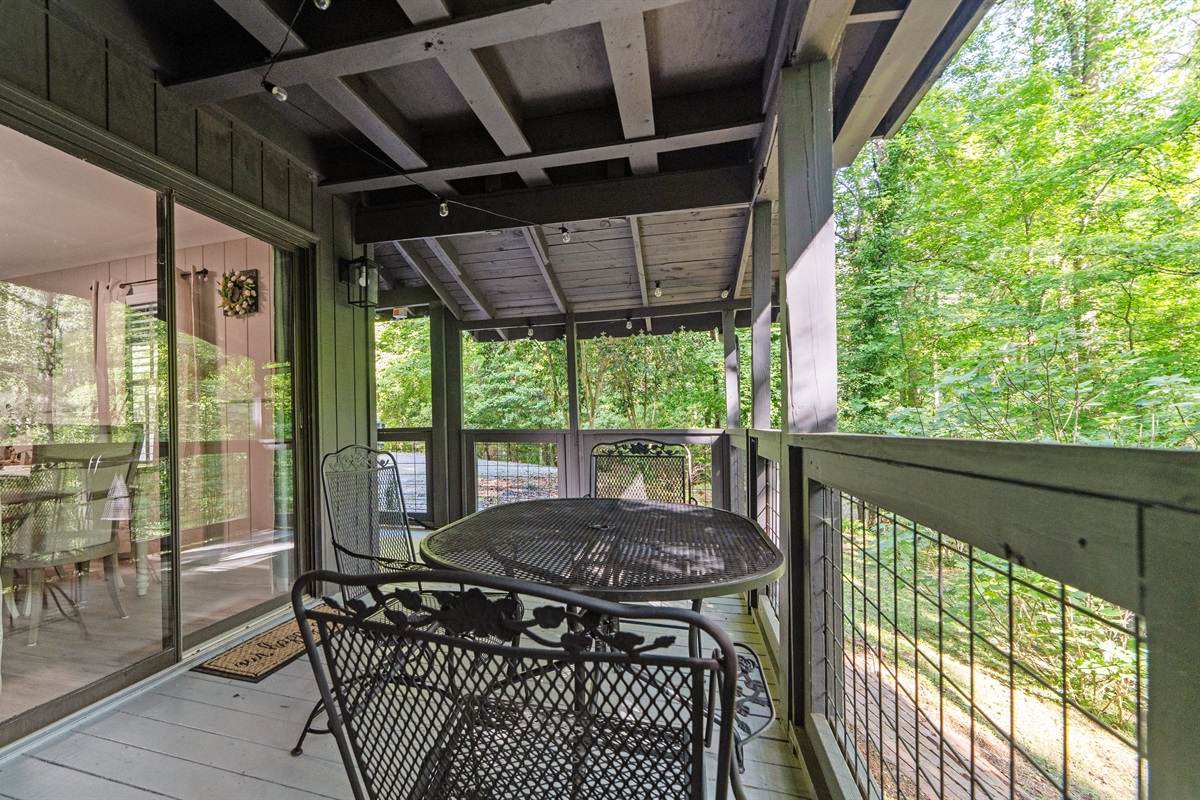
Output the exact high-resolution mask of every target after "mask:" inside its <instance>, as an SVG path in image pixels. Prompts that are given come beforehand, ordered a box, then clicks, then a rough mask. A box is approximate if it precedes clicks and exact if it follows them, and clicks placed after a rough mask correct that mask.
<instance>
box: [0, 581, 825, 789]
mask: <svg viewBox="0 0 1200 800" xmlns="http://www.w3.org/2000/svg"><path fill="white" fill-rule="evenodd" d="M684 605H685V606H686V604H684ZM703 613H705V614H706V615H708V616H710V617H711V618H712V619H714V620H716V621H717V622H718V623H719V624H720V625H721V626H722V627H723V628H725V630H727V631H728V632H729V633H730V635H731V636H733V638H734V639H736V640H738V641H742V642H746V643H747V644H749V645H750V646H752V647H754V648H755V649H756V650H757V651H758V652H759V655H760V657H761V658H762V660H763V666H764V668H765V670H766V674H767V682H768V684H769V685H770V687H771V692H772V695H773V696H774V697H775V698H776V702H778V698H779V686H778V682H777V680H776V676H775V674H774V671H773V670H772V669H771V665H770V661H769V659H767V657H766V653H765V652H764V651H763V643H762V636H761V635H760V633H759V631H758V628H757V626H756V624H755V622H754V620H753V618H752V617H751V616H750V614H749V613H748V611H747V609H746V606H745V603H744V601H743V600H742V598H740V597H721V598H713V599H712V600H706V601H705V603H704V609H703ZM316 698H317V687H316V682H315V681H314V680H313V676H312V668H311V667H310V666H309V664H308V662H307V660H305V659H300V660H298V661H295V662H293V663H291V664H289V665H288V666H286V667H284V668H283V669H281V670H280V671H278V672H276V673H275V674H274V675H271V676H270V677H268V678H266V679H265V680H263V681H262V682H260V683H257V684H251V683H243V682H241V681H235V680H231V679H226V678H219V677H215V676H212V675H202V674H199V673H194V672H185V673H181V674H180V675H178V676H176V677H174V678H172V679H171V680H169V681H167V682H166V683H163V684H160V685H159V686H157V687H156V688H155V689H153V690H152V691H149V692H146V693H144V694H141V695H137V696H135V697H133V698H132V699H130V700H127V701H125V702H124V703H121V704H119V705H116V706H114V707H113V708H112V709H111V710H109V711H108V713H107V714H105V715H104V716H102V717H100V718H98V719H97V718H93V719H92V720H91V721H90V722H88V723H87V724H85V725H83V726H81V727H80V728H78V729H76V730H75V731H72V732H70V733H69V734H68V735H67V736H65V737H64V738H61V739H58V740H57V741H55V742H53V743H51V744H45V745H42V746H40V747H37V748H36V749H34V750H31V751H28V752H26V753H24V754H23V755H20V756H17V757H15V758H12V759H10V760H8V761H7V762H4V763H0V800H35V799H37V800H40V799H41V798H61V800H71V799H72V798H122V800H123V799H124V798H133V799H134V800H142V799H143V798H174V799H175V800H193V799H194V800H206V799H207V798H210V797H218V796H224V797H254V798H256V800H271V799H272V798H280V799H281V800H282V799H283V798H298V800H319V799H320V798H349V797H350V796H351V793H350V786H349V783H348V782H347V780H346V775H345V772H343V770H342V763H341V758H340V757H339V755H338V752H337V746H336V745H335V744H334V742H333V738H332V737H330V736H310V737H309V738H308V741H307V742H305V745H304V755H303V756H301V757H299V758H292V756H291V755H290V754H289V751H290V750H291V748H292V745H293V744H294V743H295V740H296V736H297V735H298V734H299V732H300V726H301V725H302V724H303V721H304V719H305V718H306V717H307V715H308V712H309V710H310V709H311V708H312V704H313V703H314V702H315V701H316ZM708 761H709V763H708V767H709V774H710V775H711V774H713V773H714V772H715V763H714V762H715V756H713V755H711V754H710V755H709V758H708ZM743 782H744V784H745V785H746V789H747V793H748V794H749V796H750V797H752V798H755V799H756V800H811V799H812V798H813V797H814V795H813V793H812V787H811V783H810V781H809V779H808V775H807V773H806V772H805V769H804V766H803V765H802V764H801V762H800V760H799V759H798V758H797V757H796V755H795V754H794V753H793V752H792V749H791V747H790V745H789V744H788V742H787V736H786V733H785V730H784V728H783V725H782V724H781V723H780V722H778V721H776V722H774V723H772V725H771V728H770V729H768V730H767V731H766V733H765V734H764V735H763V736H762V737H761V738H759V739H757V740H755V741H754V742H751V743H750V745H749V746H748V747H747V748H746V772H745V774H744V775H743Z"/></svg>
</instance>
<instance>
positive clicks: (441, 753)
mask: <svg viewBox="0 0 1200 800" xmlns="http://www.w3.org/2000/svg"><path fill="white" fill-rule="evenodd" d="M463 580H464V577H463V574H462V573H455V572H446V571H433V572H420V571H410V572H402V573H390V574H380V575H367V576H348V575H339V574H337V573H332V572H313V573H308V574H306V575H303V576H301V577H300V579H299V580H298V581H297V582H296V585H295V587H294V588H293V590H292V605H293V608H294V610H295V613H296V617H297V619H298V620H299V622H300V630H301V631H302V633H303V636H304V640H305V646H306V648H307V650H308V654H309V657H310V660H311V662H312V664H313V674H314V675H315V677H316V680H317V684H318V685H319V686H320V689H321V696H322V698H323V699H324V700H325V702H326V704H327V706H328V707H329V708H330V709H331V714H330V727H331V728H332V729H333V732H334V735H335V737H336V738H337V742H338V748H339V750H340V752H341V755H342V760H343V762H344V764H345V767H346V774H347V776H348V777H349V779H350V784H351V787H352V789H353V792H354V796H355V797H356V798H360V799H361V798H372V800H374V799H375V798H411V800H418V798H430V799H432V798H468V797H472V798H473V797H478V798H484V797H486V798H497V799H499V798H530V797H547V798H549V797H566V796H571V797H589V798H635V797H636V798H646V797H654V798H663V799H664V800H669V799H670V798H691V799H692V800H699V799H700V798H703V797H704V796H705V787H706V780H705V775H704V764H705V759H704V748H705V743H704V739H705V735H704V734H705V730H704V723H705V706H706V700H707V698H706V684H708V683H709V678H710V677H711V676H712V675H714V674H715V675H718V676H719V680H718V681H717V686H718V687H719V690H718V692H719V697H718V698H717V700H716V702H717V704H718V705H719V706H720V709H721V714H720V720H721V725H720V729H719V732H718V735H717V762H716V763H717V775H716V782H715V794H714V797H715V798H716V800H723V799H724V798H725V797H726V796H727V794H728V790H729V785H730V757H731V747H732V735H733V734H732V731H733V717H734V714H733V713H732V711H733V687H734V685H735V683H736V671H737V656H736V653H735V651H734V647H733V644H732V643H731V642H730V640H729V637H728V636H727V635H726V634H725V632H724V631H722V630H721V629H720V628H719V627H717V625H716V624H715V623H713V622H711V621H710V620H707V619H705V618H704V617H702V616H700V615H699V614H695V613H693V612H691V611H686V610H683V609H674V608H661V607H654V606H627V605H618V604H614V603H609V602H605V601H601V600H596V599H593V598H590V597H586V596H584V595H580V594H576V593H573V592H566V591H562V590H558V589H553V588H550V587H546V586H540V585H535V584H530V583H524V582H520V581H514V580H511V579H507V578H499V577H491V576H483V575H471V576H470V577H469V578H467V579H466V586H464V587H462V588H456V589H453V590H449V591H439V592H434V593H432V594H428V593H422V592H421V591H419V590H417V589H416V588H413V587H414V584H415V582H416V581H422V582H429V581H444V582H452V583H458V582H461V581H463ZM317 584H323V585H325V586H329V587H332V588H334V589H335V590H336V589H340V590H341V593H342V597H346V596H350V597H352V598H354V599H351V600H349V601H348V602H339V600H338V599H337V598H336V597H334V596H329V597H327V598H326V603H327V605H328V607H327V608H321V607H317V608H312V609H306V608H305V598H306V596H307V594H308V593H309V592H310V591H311V590H312V588H313V587H314V586H315V585H317ZM360 590H365V593H361V594H360ZM496 590H498V591H500V592H502V593H507V594H501V595H498V596H497V595H489V594H486V593H485V592H488V591H496ZM518 595H519V596H521V597H523V598H524V603H522V602H521V601H519V600H518V599H517V596H518ZM526 609H529V610H528V611H527V610H526ZM605 618H616V619H621V620H624V621H625V622H626V623H627V624H626V625H625V630H622V631H620V632H609V631H608V630H606V629H605V628H604V626H603V625H602V624H600V622H601V620H603V619H605ZM650 620H670V621H673V622H675V623H677V624H681V625H683V626H685V627H686V628H687V629H689V630H690V629H693V628H695V629H697V630H700V631H703V632H704V633H705V634H706V635H707V636H709V637H711V638H712V640H713V641H715V642H716V645H717V650H716V655H715V657H711V658H703V657H695V656H689V655H688V654H687V649H686V647H685V646H684V645H682V644H676V643H675V639H674V637H669V636H664V637H658V638H656V639H654V640H652V641H647V640H646V639H645V637H643V636H642V635H641V634H639V633H636V632H634V630H633V628H635V627H636V625H637V623H639V622H641V621H650ZM310 622H312V623H315V627H316V629H317V632H316V635H314V632H313V630H312V628H311V627H310V625H309V623H310ZM318 639H319V641H318ZM601 645H603V646H601Z"/></svg>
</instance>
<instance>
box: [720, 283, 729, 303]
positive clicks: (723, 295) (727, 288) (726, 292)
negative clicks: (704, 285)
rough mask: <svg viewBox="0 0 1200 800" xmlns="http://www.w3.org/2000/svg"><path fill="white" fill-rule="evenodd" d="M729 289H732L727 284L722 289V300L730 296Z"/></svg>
mask: <svg viewBox="0 0 1200 800" xmlns="http://www.w3.org/2000/svg"><path fill="white" fill-rule="evenodd" d="M729 289H730V287H728V286H726V287H725V288H724V289H722V290H721V299H722V300H724V299H725V298H726V297H729Z"/></svg>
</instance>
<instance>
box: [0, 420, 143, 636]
mask: <svg viewBox="0 0 1200 800" xmlns="http://www.w3.org/2000/svg"><path fill="white" fill-rule="evenodd" d="M139 446H140V443H139V442H136V441H134V442H97V443H89V444H48V445H39V446H37V447H36V448H35V451H34V463H33V465H32V466H31V468H30V474H29V476H28V478H27V479H26V483H25V486H24V487H23V488H22V489H21V490H18V491H19V492H20V491H23V492H25V493H26V495H25V497H26V499H27V501H28V502H27V507H26V508H24V509H22V512H23V519H22V520H21V521H20V523H19V524H18V525H16V526H15V527H14V529H13V530H11V531H9V532H7V536H6V538H5V543H4V552H3V556H0V583H3V585H5V586H12V578H13V574H14V572H15V571H16V570H24V571H25V573H26V582H27V584H28V595H27V599H26V607H27V609H28V610H27V613H28V614H29V644H30V645H34V644H37V635H38V627H39V625H40V623H41V617H42V608H43V606H44V605H45V604H46V602H47V601H48V600H53V601H54V603H55V605H56V606H57V607H58V609H59V611H61V612H62V613H63V615H64V616H66V617H68V618H70V619H73V620H74V621H75V622H77V623H79V624H80V625H81V626H82V627H83V628H84V631H85V632H86V631H87V628H86V625H84V621H83V616H82V613H81V611H80V605H81V604H82V602H83V600H84V599H85V598H86V592H87V578H88V575H89V573H90V570H91V562H92V560H93V559H97V558H100V559H103V561H104V574H105V578H106V583H107V585H108V593H109V596H110V597H111V598H112V602H113V605H114V606H115V607H116V609H117V613H118V614H119V615H120V617H121V618H122V619H124V618H125V617H126V616H128V615H127V614H126V613H125V608H124V606H123V605H122V603H121V596H120V594H119V592H118V590H119V588H120V585H119V581H120V575H119V573H118V566H117V550H118V549H119V547H120V538H119V536H118V533H119V526H120V523H121V521H128V520H129V519H130V517H131V515H132V496H131V495H132V492H131V489H130V476H131V473H132V470H133V466H134V464H135V463H136V461H137V454H138V450H139ZM65 567H74V573H73V574H72V573H70V572H68V573H64V568H65ZM47 570H53V571H54V577H53V578H52V579H51V581H50V582H49V583H47V581H46V571H47ZM72 576H74V577H77V578H78V581H77V583H76V585H75V590H74V593H73V594H72V595H68V594H67V592H66V591H65V590H64V589H63V588H62V587H61V586H60V585H59V582H60V580H61V579H63V578H68V577H72ZM8 608H9V612H10V613H12V614H13V616H14V617H15V616H16V614H17V607H16V603H15V602H13V598H12V597H11V595H9V596H8Z"/></svg>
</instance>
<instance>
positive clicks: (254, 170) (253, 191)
mask: <svg viewBox="0 0 1200 800" xmlns="http://www.w3.org/2000/svg"><path fill="white" fill-rule="evenodd" d="M233 193H234V194H236V195H237V196H238V197H240V198H242V199H243V200H248V201H250V202H251V203H253V204H254V205H256V206H261V205H262V204H263V147H262V142H260V141H259V140H258V139H257V138H255V137H254V136H252V135H250V134H248V133H246V132H245V131H242V130H238V129H237V128H234V129H233Z"/></svg>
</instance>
